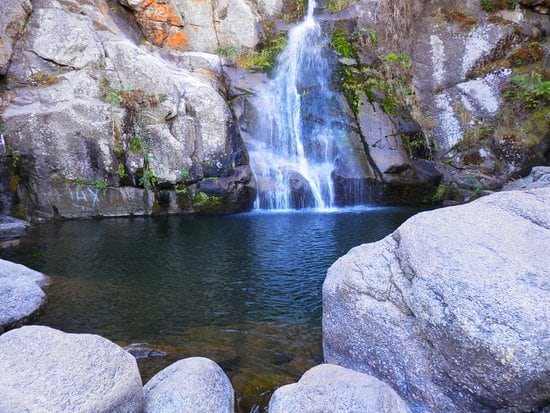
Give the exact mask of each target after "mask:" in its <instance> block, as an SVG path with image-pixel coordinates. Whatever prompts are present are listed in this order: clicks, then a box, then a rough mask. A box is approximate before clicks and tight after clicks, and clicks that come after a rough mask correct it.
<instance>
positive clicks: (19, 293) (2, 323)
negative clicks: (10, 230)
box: [0, 217, 48, 332]
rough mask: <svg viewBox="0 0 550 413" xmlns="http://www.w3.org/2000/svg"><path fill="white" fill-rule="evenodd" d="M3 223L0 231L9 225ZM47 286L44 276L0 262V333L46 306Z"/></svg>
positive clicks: (0, 224)
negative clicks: (45, 290)
mask: <svg viewBox="0 0 550 413" xmlns="http://www.w3.org/2000/svg"><path fill="white" fill-rule="evenodd" d="M1 221H2V220H1V217H0V229H2V227H4V226H6V225H7V224H6V223H5V220H4V223H2V222H1ZM11 224H13V222H11ZM47 284H48V277H46V276H45V275H44V274H41V273H39V272H37V271H34V270H31V269H30V268H27V267H25V266H23V265H20V264H15V263H13V262H9V261H5V260H0V332H1V331H3V330H4V329H6V328H10V327H13V326H16V325H17V324H18V323H20V322H23V321H25V320H27V319H28V318H29V317H31V316H32V315H33V314H34V313H36V312H37V311H38V310H39V309H40V308H41V307H42V306H43V305H44V303H45V302H46V294H45V293H44V291H43V290H42V287H44V286H46V285H47Z"/></svg>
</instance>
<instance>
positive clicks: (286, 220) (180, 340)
mask: <svg viewBox="0 0 550 413" xmlns="http://www.w3.org/2000/svg"><path fill="white" fill-rule="evenodd" d="M415 212H417V210H415V209H410V208H407V209H405V208H363V209H350V210H340V211H337V212H325V213H318V212H311V211H310V212H295V213H250V214H242V215H233V216H221V217H220V216H218V217H165V218H131V219H105V220H100V221H92V220H90V221H66V222H59V223H53V224H44V225H38V226H35V227H34V228H33V230H32V231H31V232H30V234H29V235H28V236H27V237H25V238H23V239H22V240H21V244H20V246H19V247H17V248H14V249H10V250H3V251H0V255H1V256H2V258H5V259H9V260H12V261H16V262H19V263H22V264H25V265H27V266H29V267H31V268H33V269H36V270H38V271H42V272H44V273H46V274H48V275H50V276H51V278H52V281H53V282H52V285H51V286H50V287H48V297H49V301H48V304H47V306H46V307H45V309H44V311H43V314H42V315H40V317H39V318H38V319H37V320H36V321H35V323H36V324H44V325H48V326H51V327H54V328H58V329H61V330H64V331H67V332H78V333H81V332H82V333H83V332H86V333H97V334H100V335H102V336H105V337H107V338H109V339H111V340H113V341H115V342H117V343H119V344H121V345H128V344H130V343H136V342H140V343H142V342H146V343H149V344H150V345H152V346H153V347H155V348H158V349H160V350H163V351H166V352H167V353H168V354H169V355H168V357H165V358H152V359H147V360H144V361H140V369H141V371H142V375H143V377H144V380H147V379H148V378H149V377H151V375H152V374H154V373H156V372H157V371H158V370H160V369H161V368H163V367H165V366H166V365H167V364H169V363H171V362H173V361H175V360H177V359H180V358H183V357H189V356H206V357H210V358H212V359H214V360H215V361H217V362H218V363H219V364H220V365H221V366H222V367H223V368H224V369H225V371H226V373H227V374H228V376H229V377H230V378H231V380H232V382H233V385H234V387H235V389H236V392H237V396H238V402H239V409H240V411H249V410H250V408H251V407H252V406H253V405H254V404H259V405H264V404H265V402H266V401H267V400H268V399H269V396H270V393H271V391H272V390H273V389H274V388H275V387H277V386H280V385H282V384H285V383H289V382H292V381H295V380H296V379H297V378H298V377H299V376H300V375H301V374H302V373H303V372H304V371H305V370H307V369H308V368H310V367H312V366H313V365H315V364H318V363H320V362H322V349H321V286H322V283H323V280H324V278H325V274H326V270H327V269H328V267H329V266H330V265H331V264H332V263H333V262H334V261H335V260H336V259H337V258H338V257H340V256H341V255H343V254H345V253H346V252H347V251H348V250H349V249H350V248H352V247H354V246H356V245H358V244H361V243H365V242H372V241H377V240H379V239H381V238H383V237H384V236H386V235H387V234H389V233H390V232H392V231H393V230H394V229H395V228H396V227H397V226H399V225H400V224H401V223H402V222H403V221H404V220H405V219H407V218H408V217H409V216H411V215H412V214H414V213H415Z"/></svg>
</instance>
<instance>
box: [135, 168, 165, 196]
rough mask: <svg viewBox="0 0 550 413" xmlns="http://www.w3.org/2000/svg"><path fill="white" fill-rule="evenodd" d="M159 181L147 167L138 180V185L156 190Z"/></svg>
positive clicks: (149, 189)
mask: <svg viewBox="0 0 550 413" xmlns="http://www.w3.org/2000/svg"><path fill="white" fill-rule="evenodd" d="M159 183H160V179H158V178H157V177H156V176H155V175H154V174H153V171H152V170H151V169H149V168H147V169H146V170H145V171H144V173H143V175H142V176H141V177H140V178H139V180H138V184H139V186H141V187H142V188H143V189H146V190H148V191H156V190H157V188H158V184H159Z"/></svg>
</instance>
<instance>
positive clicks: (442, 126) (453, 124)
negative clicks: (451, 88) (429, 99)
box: [435, 93, 463, 149]
mask: <svg viewBox="0 0 550 413" xmlns="http://www.w3.org/2000/svg"><path fill="white" fill-rule="evenodd" d="M435 104H436V106H437V108H438V109H439V110H440V112H439V114H438V116H437V121H438V129H439V134H440V135H441V136H443V140H444V142H441V143H442V145H441V149H450V148H452V147H453V146H454V145H456V144H457V143H459V142H460V141H461V140H462V138H463V134H462V128H461V127H460V122H459V120H458V118H457V117H456V115H455V112H454V110H453V107H452V103H451V98H450V97H449V95H448V94H447V93H441V94H439V95H437V96H436V98H435Z"/></svg>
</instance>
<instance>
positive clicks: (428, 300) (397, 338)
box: [323, 188, 550, 412]
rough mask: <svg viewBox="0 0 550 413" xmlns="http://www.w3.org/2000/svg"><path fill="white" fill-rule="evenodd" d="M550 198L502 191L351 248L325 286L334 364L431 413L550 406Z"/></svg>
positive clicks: (328, 355) (544, 193)
mask: <svg viewBox="0 0 550 413" xmlns="http://www.w3.org/2000/svg"><path fill="white" fill-rule="evenodd" d="M549 202H550V189H549V188H539V189H531V190H527V191H525V192H519V191H511V192H502V193H499V194H494V195H491V196H488V197H485V198H482V199H481V200H478V201H475V202H472V203H471V204H468V205H465V206H459V207H452V208H446V209H441V210H437V211H431V212H426V213H422V214H419V215H416V216H415V217H413V218H411V219H409V220H408V221H407V222H406V223H404V224H403V225H402V226H401V227H399V228H398V229H397V230H396V231H395V232H394V233H393V234H391V235H389V236H388V237H386V238H385V239H383V240H382V241H379V242H377V243H373V244H365V245H362V246H359V247H356V248H354V249H352V250H351V251H350V252H349V253H348V254H347V255H345V256H344V257H342V258H340V259H339V260H338V261H337V262H336V263H335V264H334V265H333V266H332V267H331V268H330V269H329V271H328V275H327V278H326V280H325V282H324V285H323V348H324V355H325V360H326V361H327V362H328V363H334V364H338V365H341V366H344V367H347V368H351V369H354V370H356V371H360V372H364V373H367V374H372V375H374V376H376V377H378V378H380V379H382V380H384V381H385V382H386V383H389V384H390V385H391V386H393V387H394V388H395V389H396V390H397V391H398V392H399V393H400V395H401V396H402V397H404V398H405V399H406V400H407V401H408V402H410V403H412V406H416V408H418V409H425V411H428V412H441V411H453V412H470V411H476V412H489V411H497V410H502V411H535V410H536V409H537V408H541V407H544V406H545V405H547V403H548V400H549V397H550V387H549V383H550V381H549V380H548V379H549V377H550V371H549V366H550V360H549V358H548V357H549V354H550V353H549V351H548V350H549V349H548V339H549V336H548V331H550V318H549V315H548V312H547V311H544V309H545V308H548V305H549V304H550V301H549V295H548V282H549V278H548V277H549V273H548V268H550V261H549V258H548V254H547V253H546V252H545V251H546V249H547V246H548V245H549V243H550V214H549V209H548V205H549Z"/></svg>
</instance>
